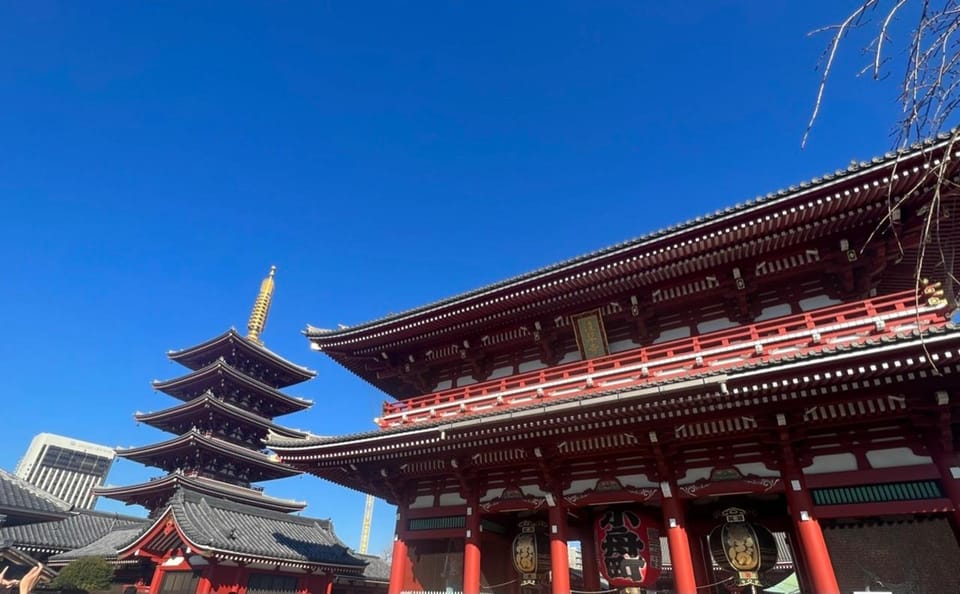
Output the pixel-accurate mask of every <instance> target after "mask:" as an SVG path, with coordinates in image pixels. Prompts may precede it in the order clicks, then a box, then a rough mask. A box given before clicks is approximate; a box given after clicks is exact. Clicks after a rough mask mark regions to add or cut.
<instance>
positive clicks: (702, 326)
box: [697, 318, 738, 334]
mask: <svg viewBox="0 0 960 594" xmlns="http://www.w3.org/2000/svg"><path fill="white" fill-rule="evenodd" d="M737 325H738V324H737V323H736V322H734V321H733V320H731V319H730V318H716V319H713V320H706V321H704V322H700V323H699V324H697V331H698V332H700V333H701V334H702V333H704V332H714V331H715V330H726V329H727V328H733V327H734V326H737Z"/></svg>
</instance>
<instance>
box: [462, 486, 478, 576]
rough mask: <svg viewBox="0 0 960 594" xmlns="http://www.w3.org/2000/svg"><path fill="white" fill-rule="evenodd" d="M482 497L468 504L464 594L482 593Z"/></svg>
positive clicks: (464, 555)
mask: <svg viewBox="0 0 960 594" xmlns="http://www.w3.org/2000/svg"><path fill="white" fill-rule="evenodd" d="M479 508H480V499H479V498H478V497H472V498H471V499H470V502H469V504H468V505H467V522H466V523H467V526H466V528H467V531H466V534H465V535H464V541H463V594H480V509H479Z"/></svg>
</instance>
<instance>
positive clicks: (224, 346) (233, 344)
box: [167, 328, 317, 388]
mask: <svg viewBox="0 0 960 594" xmlns="http://www.w3.org/2000/svg"><path fill="white" fill-rule="evenodd" d="M235 350H240V351H242V353H243V354H244V355H246V356H248V357H250V358H253V359H257V360H259V361H262V362H263V363H264V364H266V365H267V366H269V367H271V368H274V369H275V372H276V376H275V377H276V381H275V385H274V386H273V387H275V388H284V387H287V386H292V385H294V384H299V383H301V382H305V381H307V380H310V379H313V378H314V377H316V375H317V372H316V371H313V370H311V369H308V368H306V367H303V366H300V365H296V364H295V363H292V362H290V361H288V360H287V359H284V358H283V357H281V356H279V355H277V354H276V353H274V352H273V351H271V350H269V349H267V348H265V347H263V346H261V345H259V344H256V343H255V342H253V341H251V340H250V339H248V338H246V337H244V336H242V335H240V333H239V332H237V331H236V330H235V329H234V328H231V329H229V330H227V331H226V332H224V333H223V334H221V335H219V336H216V337H214V338H212V339H210V340H208V341H206V342H203V343H201V344H198V345H196V346H193V347H190V348H186V349H181V350H178V351H170V352H169V353H167V356H168V357H169V358H170V359H171V360H172V361H175V362H177V363H180V364H181V365H183V366H185V367H187V368H188V369H191V370H194V371H196V370H199V369H202V368H204V367H206V366H207V365H210V364H211V363H213V362H215V361H216V360H217V359H221V358H222V359H224V360H227V361H229V360H231V359H232V358H233V357H234V351H235Z"/></svg>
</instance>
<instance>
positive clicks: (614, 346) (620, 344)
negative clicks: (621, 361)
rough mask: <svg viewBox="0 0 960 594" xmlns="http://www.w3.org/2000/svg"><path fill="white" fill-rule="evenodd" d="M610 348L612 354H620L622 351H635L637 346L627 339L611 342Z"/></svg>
mask: <svg viewBox="0 0 960 594" xmlns="http://www.w3.org/2000/svg"><path fill="white" fill-rule="evenodd" d="M609 347H610V352H611V353H619V352H621V351H629V350H630V349H635V348H637V345H636V344H635V343H634V342H633V341H632V340H630V339H629V338H626V339H624V340H618V341H616V342H611V343H610V344H609Z"/></svg>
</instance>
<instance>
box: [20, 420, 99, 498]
mask: <svg viewBox="0 0 960 594" xmlns="http://www.w3.org/2000/svg"><path fill="white" fill-rule="evenodd" d="M114 456H115V454H114V452H113V450H112V449H111V448H108V447H106V446H102V445H97V444H94V443H89V442H86V441H80V440H79V439H73V438H71V437H64V436H62V435H54V434H52V433H40V434H38V435H37V436H36V437H34V438H33V441H31V442H30V447H29V448H28V449H27V453H26V455H24V457H23V459H21V460H20V463H19V464H17V469H16V471H15V474H16V475H17V476H18V477H20V478H22V479H24V480H25V481H27V482H29V483H31V484H33V485H36V486H37V487H39V488H41V489H43V490H44V491H46V492H47V493H50V494H51V495H53V496H54V497H58V498H60V499H62V500H64V501H66V502H67V503H69V504H71V505H73V506H74V507H76V508H78V509H93V505H94V503H95V502H96V499H97V496H96V494H94V492H93V489H94V487H99V486H100V485H102V484H103V481H104V479H106V478H107V473H108V472H110V467H111V466H112V465H113V459H114Z"/></svg>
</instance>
